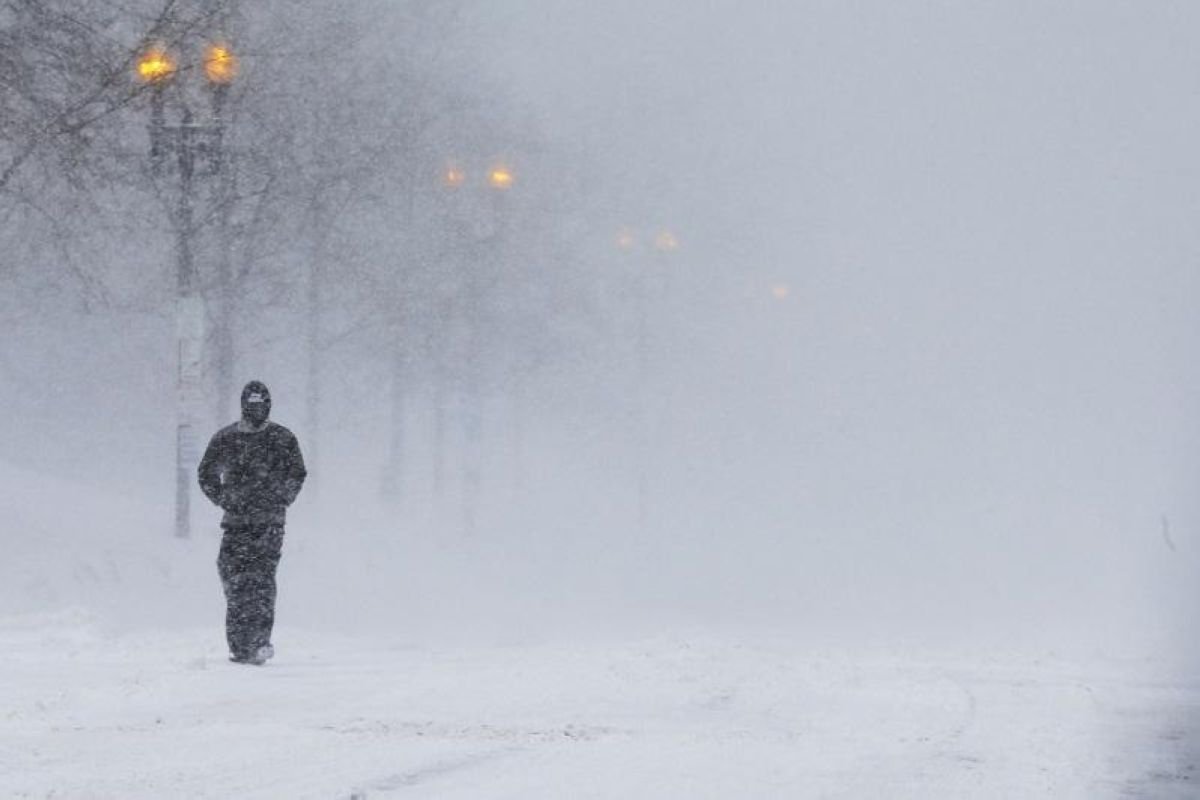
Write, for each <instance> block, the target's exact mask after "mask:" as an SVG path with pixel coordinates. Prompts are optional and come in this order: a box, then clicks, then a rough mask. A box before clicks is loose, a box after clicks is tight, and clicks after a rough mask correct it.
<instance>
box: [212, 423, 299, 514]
mask: <svg viewBox="0 0 1200 800" xmlns="http://www.w3.org/2000/svg"><path fill="white" fill-rule="evenodd" d="M307 475H308V472H307V470H305V468H304V458H303V456H301V455H300V444H299V442H297V441H296V437H295V436H294V435H293V434H292V432H291V431H289V430H288V429H287V428H285V427H283V426H282V425H276V424H275V423H274V422H267V423H266V424H264V425H263V426H262V427H261V428H258V429H255V428H254V427H252V426H250V425H248V424H247V423H246V422H244V421H243V422H235V423H234V424H233V425H230V426H228V427H225V428H222V429H221V430H219V431H217V432H216V434H215V435H214V436H213V437H212V441H210V442H209V443H208V449H207V450H205V451H204V458H203V459H201V461H200V488H201V489H203V490H204V494H205V495H206V496H207V497H208V499H209V500H212V501H213V502H214V503H216V504H217V505H219V506H220V507H221V508H223V509H225V517H224V518H223V519H222V520H221V525H222V526H223V527H226V528H232V527H239V526H243V525H282V524H284V522H285V520H286V516H287V507H288V506H290V505H291V504H292V501H293V500H295V499H296V495H298V494H299V493H300V487H301V486H302V485H303V484H304V478H305V477H306V476H307Z"/></svg>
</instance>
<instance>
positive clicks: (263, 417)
mask: <svg viewBox="0 0 1200 800" xmlns="http://www.w3.org/2000/svg"><path fill="white" fill-rule="evenodd" d="M269 416H271V394H270V393H269V392H268V391H267V387H266V386H263V385H262V384H261V383H259V382H258V381H251V382H250V383H248V384H246V388H245V389H243V390H242V419H244V420H246V422H248V423H250V424H251V425H254V426H255V427H257V426H259V425H262V424H263V423H264V422H266V421H267V417H269Z"/></svg>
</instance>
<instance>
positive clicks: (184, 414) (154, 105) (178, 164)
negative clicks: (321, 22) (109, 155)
mask: <svg viewBox="0 0 1200 800" xmlns="http://www.w3.org/2000/svg"><path fill="white" fill-rule="evenodd" d="M204 67H205V69H204V72H205V76H206V78H207V79H208V82H209V87H210V89H211V95H210V98H211V118H210V121H207V122H196V120H195V117H194V115H193V113H192V109H191V107H190V104H189V99H188V97H187V95H186V94H185V91H184V87H182V86H179V85H178V81H177V80H176V78H177V74H178V70H177V68H176V64H175V61H174V59H173V58H172V57H171V55H170V54H169V53H168V52H167V50H166V48H164V47H159V46H154V47H151V48H149V49H147V50H146V52H145V53H144V54H143V55H142V57H141V58H140V59H139V60H138V63H137V66H136V71H137V77H138V79H139V80H141V81H142V82H144V83H146V84H148V85H149V87H150V89H149V91H150V161H151V169H152V170H153V172H154V174H155V175H161V174H162V173H163V172H164V171H165V169H166V166H167V160H166V157H167V155H168V154H173V155H174V156H175V168H176V172H177V174H178V178H179V194H178V197H177V198H176V203H175V209H174V214H173V223H174V228H175V234H176V240H175V293H176V321H177V353H178V369H177V372H176V401H177V406H176V407H177V421H176V428H175V535H176V536H177V537H179V538H187V537H188V536H190V534H191V502H190V501H191V491H192V469H193V467H194V465H195V462H196V459H197V456H198V452H197V450H198V448H197V446H196V434H195V413H196V407H197V404H198V403H197V398H198V397H199V389H200V381H201V378H202V361H201V359H202V356H203V342H204V300H203V298H202V297H201V296H200V293H199V286H198V284H199V281H198V280H197V276H196V264H195V257H194V252H193V235H194V227H195V219H194V217H195V211H194V209H195V202H196V178H197V174H198V172H199V173H200V174H204V175H216V174H219V173H220V170H221V157H220V153H221V143H222V136H223V132H224V123H223V121H222V119H221V107H222V104H223V101H224V96H225V92H226V90H227V89H228V86H229V84H230V83H231V82H232V81H233V78H234V76H235V75H236V72H237V61H236V59H235V58H234V57H233V54H232V52H231V51H230V50H229V49H228V47H225V46H222V45H214V46H210V47H209V49H208V52H207V54H206V60H205V62H204ZM172 87H174V88H175V91H174V93H173V94H172V99H173V100H174V101H175V104H176V105H177V106H178V108H179V114H180V116H179V122H178V123H174V124H172V123H168V122H167V114H166V106H167V99H168V97H167V92H168V91H169V90H171V88H172Z"/></svg>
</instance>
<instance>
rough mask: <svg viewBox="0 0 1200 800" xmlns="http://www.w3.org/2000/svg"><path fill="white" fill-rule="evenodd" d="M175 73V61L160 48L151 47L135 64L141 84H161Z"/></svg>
mask: <svg viewBox="0 0 1200 800" xmlns="http://www.w3.org/2000/svg"><path fill="white" fill-rule="evenodd" d="M174 73H175V61H174V60H173V59H172V58H171V56H170V55H169V54H168V53H167V51H166V50H165V49H163V48H162V47H157V46H156V47H151V48H150V49H149V50H147V51H146V52H145V53H143V54H142V57H141V58H139V59H138V62H137V76H138V79H139V80H141V81H142V82H143V83H161V82H162V81H164V80H166V79H167V78H169V77H171V75H173V74H174Z"/></svg>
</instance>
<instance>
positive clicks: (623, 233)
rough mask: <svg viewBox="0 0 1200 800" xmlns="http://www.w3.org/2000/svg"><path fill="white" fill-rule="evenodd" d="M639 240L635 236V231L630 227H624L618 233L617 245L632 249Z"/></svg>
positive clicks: (623, 248) (624, 248)
mask: <svg viewBox="0 0 1200 800" xmlns="http://www.w3.org/2000/svg"><path fill="white" fill-rule="evenodd" d="M636 243H637V240H636V239H635V238H634V236H633V231H631V230H629V229H628V228H622V229H621V230H620V231H619V232H618V233H617V247H619V248H621V249H622V250H632V249H633V246H634V245H635V244H636Z"/></svg>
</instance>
